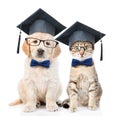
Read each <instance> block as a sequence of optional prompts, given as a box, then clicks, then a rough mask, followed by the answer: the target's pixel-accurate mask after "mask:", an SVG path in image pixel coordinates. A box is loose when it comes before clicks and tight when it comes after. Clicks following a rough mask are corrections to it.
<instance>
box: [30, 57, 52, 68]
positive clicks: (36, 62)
mask: <svg viewBox="0 0 120 116" xmlns="http://www.w3.org/2000/svg"><path fill="white" fill-rule="evenodd" d="M30 66H31V67H33V66H42V67H45V68H49V67H50V61H49V60H45V61H43V62H38V61H36V60H33V59H32V60H31V63H30Z"/></svg>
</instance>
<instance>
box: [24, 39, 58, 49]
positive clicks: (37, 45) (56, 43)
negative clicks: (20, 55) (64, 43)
mask: <svg viewBox="0 0 120 116" xmlns="http://www.w3.org/2000/svg"><path fill="white" fill-rule="evenodd" d="M28 39H35V40H38V41H39V43H38V44H37V45H30V44H29V43H28ZM25 41H26V42H27V44H28V45H30V46H39V45H40V43H41V42H43V44H44V46H45V47H47V48H55V47H56V46H57V45H58V44H59V43H58V42H57V41H55V40H40V39H38V38H34V37H28V38H25ZM45 41H53V42H55V43H56V45H55V46H54V47H48V46H46V45H45Z"/></svg>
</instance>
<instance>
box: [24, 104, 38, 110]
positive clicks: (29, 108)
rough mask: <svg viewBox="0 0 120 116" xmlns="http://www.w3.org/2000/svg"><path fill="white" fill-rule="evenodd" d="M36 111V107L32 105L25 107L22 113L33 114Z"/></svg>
mask: <svg viewBox="0 0 120 116" xmlns="http://www.w3.org/2000/svg"><path fill="white" fill-rule="evenodd" d="M35 109H36V106H34V105H25V107H24V109H23V111H24V112H33V111H34V110H35Z"/></svg>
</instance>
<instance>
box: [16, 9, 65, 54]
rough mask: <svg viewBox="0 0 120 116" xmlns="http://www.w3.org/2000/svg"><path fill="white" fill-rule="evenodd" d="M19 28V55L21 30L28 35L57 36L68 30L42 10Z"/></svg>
mask: <svg viewBox="0 0 120 116" xmlns="http://www.w3.org/2000/svg"><path fill="white" fill-rule="evenodd" d="M17 27H18V28H19V29H20V35H19V40H18V47H17V53H19V46H20V38H21V30H22V31H24V32H25V33H26V34H28V35H30V34H32V33H35V32H43V33H49V34H51V35H53V36H55V35H57V34H58V33H59V32H61V31H62V30H63V29H65V28H66V27H65V26H64V25H62V24H61V23H59V22H58V21H57V20H56V19H54V18H53V17H52V16H50V15H49V14H47V13H46V12H45V11H43V10H42V9H38V10H37V11H36V12H35V13H33V14H32V15H31V16H29V17H28V18H27V19H25V20H24V21H23V22H22V23H20V24H19V25H18V26H17Z"/></svg>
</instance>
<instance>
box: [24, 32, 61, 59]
mask: <svg viewBox="0 0 120 116" xmlns="http://www.w3.org/2000/svg"><path fill="white" fill-rule="evenodd" d="M28 38H33V39H30V40H29V39H28V40H25V41H24V43H23V47H22V48H23V51H24V52H25V54H26V55H27V56H28V57H31V58H32V59H35V60H37V61H44V60H52V59H53V58H56V57H57V56H58V55H59V54H60V52H61V49H60V47H59V44H56V46H55V47H49V44H55V43H53V42H52V41H54V38H53V36H52V35H50V34H47V33H40V32H39V33H38V32H37V33H34V34H31V35H30V36H29V37H28ZM34 38H36V39H34ZM40 40H42V41H40ZM44 40H51V43H49V42H44ZM37 42H40V43H39V44H38V45H35V44H37ZM46 46H48V47H46Z"/></svg>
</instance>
